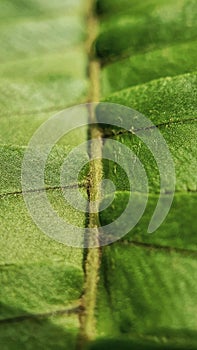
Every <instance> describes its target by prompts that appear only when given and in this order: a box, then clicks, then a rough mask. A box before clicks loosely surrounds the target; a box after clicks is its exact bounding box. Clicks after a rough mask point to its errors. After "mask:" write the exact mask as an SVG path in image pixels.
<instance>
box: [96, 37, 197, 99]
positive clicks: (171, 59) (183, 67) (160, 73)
mask: <svg viewBox="0 0 197 350" xmlns="http://www.w3.org/2000/svg"><path fill="white" fill-rule="evenodd" d="M196 57H197V42H196V41H192V42H188V43H184V44H179V45H173V46H169V47H165V48H163V49H160V50H153V51H150V52H147V53H144V54H138V55H132V56H130V57H129V58H127V59H124V60H121V61H118V62H115V63H112V64H109V65H107V66H106V67H104V68H103V70H102V72H101V84H102V93H103V95H104V96H107V95H109V94H111V93H113V92H116V91H118V90H122V89H124V88H127V87H131V86H134V85H138V84H142V83H146V82H148V81H150V80H153V79H157V78H160V77H166V76H175V75H177V74H183V73H189V72H193V71H195V70H197V64H196Z"/></svg>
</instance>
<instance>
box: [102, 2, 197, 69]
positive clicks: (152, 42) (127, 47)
mask: <svg viewBox="0 0 197 350" xmlns="http://www.w3.org/2000/svg"><path fill="white" fill-rule="evenodd" d="M129 15H130V16H129ZM196 15H197V6H196V2H195V1H193V0H186V1H180V2H179V3H177V4H174V3H172V2H170V3H169V4H166V5H165V6H160V7H158V8H157V7H155V8H154V11H149V12H147V14H145V11H143V12H142V14H140V15H138V16H135V12H132V8H131V13H129V14H128V10H127V9H125V13H124V14H123V15H120V16H118V17H114V18H113V17H112V18H111V19H110V20H108V21H106V22H104V24H103V29H102V32H101V34H100V35H99V36H98V38H97V40H96V43H95V50H96V55H97V56H98V57H99V58H100V60H101V61H102V62H103V63H107V62H108V61H111V60H116V59H119V58H120V57H125V56H129V55H136V53H143V52H147V51H151V50H153V49H158V48H162V47H166V46H169V45H170V44H177V43H183V42H187V41H188V40H195V39H196Z"/></svg>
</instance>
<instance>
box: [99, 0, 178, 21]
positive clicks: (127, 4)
mask: <svg viewBox="0 0 197 350" xmlns="http://www.w3.org/2000/svg"><path fill="white" fill-rule="evenodd" d="M170 3H172V1H171V0H160V1H159V3H158V1H157V0H147V1H137V0H122V1H121V2H120V1H118V0H108V1H105V0H97V1H96V10H97V13H98V14H100V15H102V16H103V17H104V18H107V19H108V17H109V18H110V17H111V16H114V15H119V14H121V13H124V12H127V13H129V14H131V15H140V14H144V13H146V12H151V11H152V10H154V9H155V8H160V7H161V6H162V5H164V6H165V5H166V6H168V5H169V4H170ZM173 3H174V4H176V5H177V3H182V1H179V0H175V1H174V2H173Z"/></svg>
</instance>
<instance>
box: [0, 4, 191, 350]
mask: <svg viewBox="0 0 197 350" xmlns="http://www.w3.org/2000/svg"><path fill="white" fill-rule="evenodd" d="M0 5H1V14H0V18H1V31H0V46H1V53H0V163H1V169H0V226H1V236H0V247H1V253H0V272H1V273H0V285H1V288H0V303H1V304H0V306H1V314H0V348H1V349H2V350H17V349H25V350H26V349H27V350H33V349H35V348H36V349H40V350H42V349H45V348H46V349H50V350H54V349H55V350H56V349H59V350H63V349H69V350H70V349H71V350H72V349H76V348H77V349H78V348H79V349H108V348H110V347H112V348H113V349H120V348H123V349H131V348H132V349H136V350H138V349H141V350H148V349H150V350H153V349H177V350H178V349H179V350H180V349H182V350H183V349H184V350H185V349H188V350H189V349H193V350H195V349H196V348H197V328H196V324H197V316H196V303H197V298H196V295H197V286H196V281H195V280H196V269H197V262H196V256H197V249H196V243H197V242H196V240H197V239H196V227H197V220H196V201H197V196H196V190H197V175H196V167H197V146H196V136H197V124H196V121H197V108H196V107H197V102H196V101H197V98H196V97H197V75H196V73H195V70H196V11H197V7H196V3H195V1H194V0H175V1H174V2H172V1H170V0H167V1H164V0H160V1H159V2H158V1H156V0H147V1H145V2H140V1H137V0H122V1H117V0H108V1H105V0H97V1H96V3H95V2H94V1H93V0H92V1H90V7H89V2H88V6H87V4H86V2H85V1H82V0H74V1H73V0H65V1H63V0H57V1H55V2H54V1H47V0H36V1H32V0H30V1H28V2H26V1H24V0H0ZM88 7H89V8H88ZM93 8H94V9H96V13H94V12H93ZM98 21H100V25H99V23H98ZM95 33H97V34H95ZM95 35H96V38H94V36H95ZM94 39H95V40H94ZM90 47H91V49H90ZM93 52H94V55H92V53H93ZM113 61H116V62H113ZM87 68H88V69H87ZM185 73H188V74H185ZM100 82H101V84H99V83H100ZM99 88H100V90H101V91H100V92H101V96H105V99H104V101H105V102H109V103H116V104H120V105H123V106H127V107H130V108H132V109H135V110H138V111H139V112H140V113H142V114H143V115H145V116H146V117H147V118H149V119H150V121H152V122H153V123H154V124H155V128H153V129H151V128H150V129H147V130H146V135H147V137H149V139H153V138H154V130H159V131H160V133H161V134H162V136H163V137H164V139H165V140H166V143H167V145H168V147H169V150H170V152H171V155H172V158H173V161H174V165H175V171H176V177H177V181H176V189H175V196H174V200H173V203H172V206H171V209H170V212H169V214H168V216H167V217H166V219H165V220H164V222H163V223H162V224H161V225H160V227H159V228H158V229H157V230H156V232H154V233H152V234H148V233H147V228H148V226H149V223H150V219H151V217H152V215H153V213H154V210H155V207H156V204H157V201H158V198H159V193H160V180H161V179H160V174H159V171H158V167H157V164H156V161H155V159H154V156H153V154H151V152H150V150H149V149H148V147H147V146H146V145H145V144H143V143H142V142H141V140H139V138H138V136H137V135H138V133H137V132H136V130H132V132H127V131H125V130H124V129H122V128H117V127H113V126H109V125H102V126H101V125H99V116H97V122H98V124H97V125H96V126H95V128H91V127H84V128H80V129H76V130H74V131H72V132H70V133H69V134H67V135H65V137H63V138H62V139H61V140H59V141H58V142H57V144H56V145H55V146H54V147H53V149H52V150H51V153H50V155H49V157H48V159H47V162H46V167H45V174H44V177H45V184H44V188H36V187H34V188H31V189H30V191H29V192H30V193H31V191H32V192H33V193H34V192H35V193H36V196H37V197H36V198H37V200H39V198H41V197H42V194H43V191H46V194H47V198H48V200H49V202H50V204H51V206H52V207H53V209H54V211H55V212H56V213H57V215H58V216H59V217H60V218H62V219H64V220H66V221H67V222H69V223H71V224H73V225H75V226H79V227H83V228H84V227H86V226H87V225H89V226H91V227H92V225H93V227H96V229H98V224H100V225H106V224H109V223H111V222H114V221H115V219H116V218H117V217H118V216H119V215H121V213H122V211H123V210H124V208H125V206H126V205H127V202H128V200H129V197H130V195H131V193H132V194H133V200H134V202H135V204H136V205H138V204H139V205H140V204H141V202H143V201H144V197H145V193H142V191H139V190H138V191H134V192H131V190H130V187H129V181H128V178H127V176H126V172H125V171H124V170H123V169H122V168H121V167H120V166H119V165H118V162H119V160H120V159H121V160H122V159H123V160H124V154H122V153H119V152H117V151H113V150H112V153H113V152H114V156H115V159H116V160H117V162H116V163H113V162H112V161H109V160H104V159H103V160H102V162H100V161H99V160H98V162H95V164H94V165H92V163H91V164H90V166H86V167H84V168H83V169H82V171H81V172H80V174H79V176H78V179H77V181H76V180H75V178H74V175H75V174H74V175H73V177H72V174H73V173H74V171H73V169H75V165H76V164H78V162H79V160H81V158H82V156H83V157H84V160H86V161H87V160H88V159H89V153H90V156H92V155H93V154H94V152H93V151H94V150H92V149H88V150H87V152H86V154H83V155H82V154H80V153H78V154H77V155H76V157H73V159H72V163H71V164H69V166H68V167H67V172H68V173H69V174H71V176H70V178H69V181H68V182H67V183H66V184H65V186H64V193H63V192H62V186H61V184H60V171H61V166H62V164H63V162H64V159H65V157H66V156H67V155H68V153H69V152H70V151H71V150H72V149H73V147H75V146H76V145H78V144H81V143H83V142H85V141H87V140H88V139H89V138H90V137H92V138H94V137H95V135H96V136H97V135H98V137H99V140H100V137H101V136H103V137H105V138H106V140H105V142H104V143H103V145H101V142H100V149H99V150H97V151H98V154H102V151H103V152H105V150H107V149H109V150H111V146H110V139H113V140H115V141H117V142H120V143H122V145H125V146H126V147H128V148H129V149H130V150H132V151H133V152H134V153H135V154H136V155H137V156H138V157H139V159H140V161H141V162H142V164H143V165H144V169H145V171H146V173H147V177H148V181H149V196H148V203H147V206H146V209H145V212H144V214H143V216H142V217H141V219H140V220H139V222H138V224H137V225H136V226H135V227H134V228H133V229H132V230H130V231H129V232H128V233H127V234H126V236H124V237H122V238H121V239H120V240H119V241H117V242H116V243H113V244H111V245H109V246H107V247H99V248H98V249H97V248H94V249H87V250H83V249H81V248H80V249H77V248H73V247H68V246H65V245H63V244H61V243H58V242H56V241H55V240H52V239H51V238H49V237H48V236H47V235H45V234H44V233H43V232H42V231H41V230H40V229H39V228H38V227H37V226H36V224H35V223H34V222H33V220H32V217H31V216H30V214H29V213H28V210H27V207H26V205H25V201H24V199H23V195H22V188H21V166H22V161H23V156H24V153H25V151H26V150H27V145H28V142H29V140H30V138H31V137H32V135H33V134H34V133H35V131H36V130H37V129H38V128H39V126H40V125H42V123H43V122H45V121H47V120H48V119H49V118H50V117H51V116H52V115H54V114H56V113H57V112H58V111H60V110H62V109H64V108H66V107H69V106H71V105H76V104H80V103H83V102H87V101H91V100H92V101H93V100H95V96H97V99H98V90H99ZM88 90H90V91H89V92H88ZM112 93H113V94H112ZM101 106H102V105H101ZM102 112H103V113H108V110H105V108H104V109H103V110H102ZM108 117H109V116H108ZM115 118H118V120H119V121H120V120H121V121H122V122H123V124H124V115H118V114H117V115H115V116H113V118H112V120H111V123H112V124H113V122H115ZM100 133H102V135H101V134H100ZM153 141H154V140H153ZM161 156H162V157H163V165H165V166H166V169H167V168H168V163H167V160H166V158H165V156H164V155H161ZM127 166H128V164H127V163H125V168H127ZM101 168H102V169H101ZM132 169H133V173H134V174H135V176H136V177H137V171H136V166H135V163H134V164H132ZM35 170H36V165H35ZM101 172H102V174H103V177H104V178H109V179H110V180H112V181H113V182H114V184H115V186H116V192H115V196H114V200H113V202H112V203H111V204H110V205H109V206H108V207H107V208H106V209H105V210H103V211H101V212H99V213H96V214H95V215H92V214H90V215H86V214H85V212H81V211H79V210H77V209H74V208H73V207H72V205H71V204H69V203H68V201H66V200H65V197H64V194H70V193H71V191H72V188H73V187H74V188H75V187H76V185H79V186H80V191H81V193H82V195H83V196H84V197H85V198H87V197H89V198H91V196H93V197H94V196H96V195H97V193H96V191H97V185H98V183H94V180H96V182H98V179H99V177H100V175H101ZM164 176H165V178H166V179H167V176H168V172H167V171H166V174H164ZM138 180H139V181H140V178H138ZM76 182H77V183H76ZM29 192H28V193H29ZM169 196H170V193H169V188H168V186H166V187H165V188H164V189H163V193H162V198H164V199H167V198H168V197H169ZM108 199H109V198H108V196H107V195H106V196H105V197H104V199H103V201H106V200H108ZM102 204H103V203H102V202H101V203H100V205H102ZM85 209H86V208H84V210H85ZM131 215H132V214H131ZM54 233H55V232H54ZM65 233H66V234H68V233H70V232H65ZM114 233H116V232H114Z"/></svg>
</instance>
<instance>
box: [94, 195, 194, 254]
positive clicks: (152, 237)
mask: <svg viewBox="0 0 197 350" xmlns="http://www.w3.org/2000/svg"><path fill="white" fill-rule="evenodd" d="M130 195H131V193H129V192H117V193H116V195H115V199H114V201H113V203H112V205H111V206H109V207H108V208H107V209H106V210H105V211H103V213H102V214H101V215H100V219H101V224H102V225H107V224H109V223H110V222H114V221H115V220H116V219H117V218H118V217H119V216H120V215H121V214H122V211H123V209H124V208H125V206H126V204H127V202H128V200H129V197H130ZM132 196H133V200H135V203H138V205H141V204H142V203H144V201H145V196H144V195H143V194H139V193H134V194H132ZM162 196H165V198H166V199H168V196H169V195H168V194H166V195H162ZM158 199H159V196H158V195H156V194H155V195H154V194H149V198H148V204H147V206H146V209H145V212H144V214H143V216H142V218H141V219H140V221H139V222H138V224H137V225H136V226H135V228H134V229H133V230H131V231H130V232H129V233H128V234H127V235H126V236H125V237H124V238H123V240H124V241H129V242H136V243H139V244H142V245H143V244H148V245H150V246H151V245H153V249H154V246H158V247H160V248H161V247H164V248H165V247H166V252H168V251H171V249H172V250H173V249H182V250H185V251H188V254H190V251H196V246H197V238H196V226H197V219H196V215H195V212H196V201H197V193H186V192H185V193H176V194H175V196H174V200H173V204H172V206H171V208H170V212H169V214H168V216H167V217H166V219H165V220H164V222H163V223H162V224H161V226H160V227H159V228H158V229H157V230H156V231H155V232H154V233H152V234H149V233H147V230H148V226H149V223H150V219H151V217H152V215H153V213H154V210H155V207H156V204H157V201H158ZM131 215H132V214H131ZM188 227H189V230H188ZM118 229H120V227H118V226H117V230H118ZM150 249H151V247H150Z"/></svg>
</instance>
